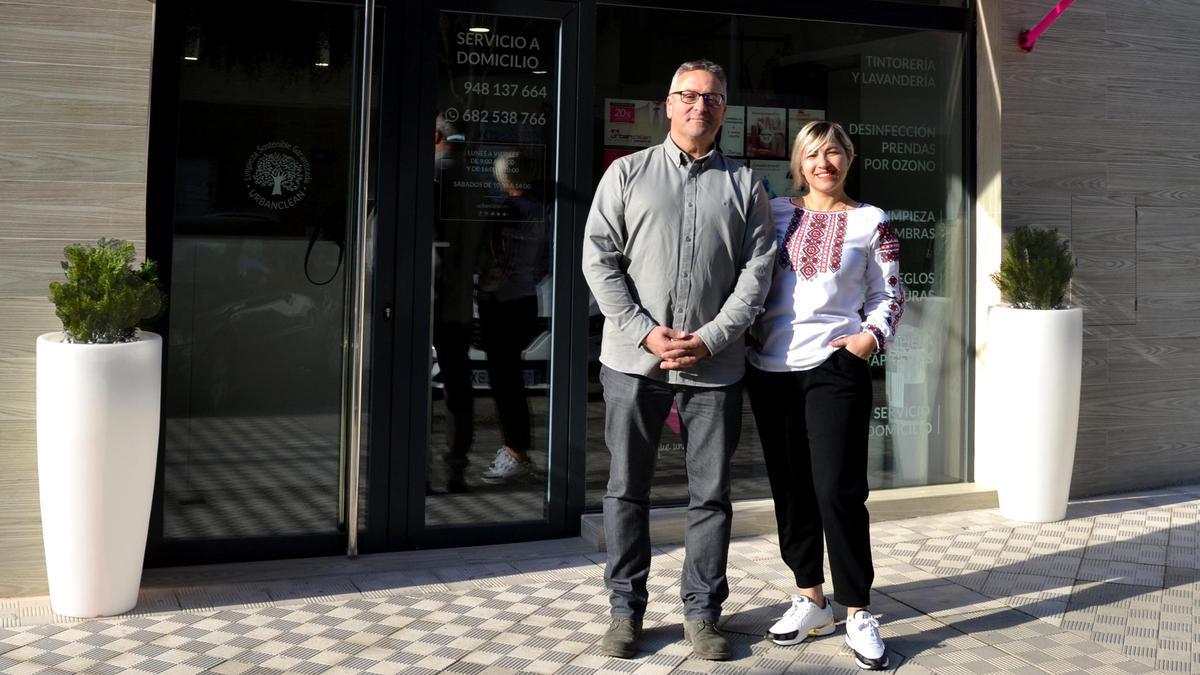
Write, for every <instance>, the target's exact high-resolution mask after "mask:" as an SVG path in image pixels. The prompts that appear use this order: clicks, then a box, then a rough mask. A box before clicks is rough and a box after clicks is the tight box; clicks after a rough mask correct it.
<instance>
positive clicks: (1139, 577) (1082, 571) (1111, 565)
mask: <svg viewBox="0 0 1200 675" xmlns="http://www.w3.org/2000/svg"><path fill="white" fill-rule="evenodd" d="M1163 572H1164V570H1163V566H1162V565H1143V564H1141V563H1132V562H1117V561H1114V560H1092V559H1084V560H1083V563H1082V564H1081V565H1080V567H1079V572H1078V573H1077V575H1076V578H1078V579H1081V580H1084V581H1106V582H1111V583H1120V584H1135V585H1138V586H1154V587H1158V588H1162V585H1163Z"/></svg>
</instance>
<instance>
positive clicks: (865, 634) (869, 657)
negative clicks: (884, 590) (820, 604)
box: [826, 603, 888, 670]
mask: <svg viewBox="0 0 1200 675" xmlns="http://www.w3.org/2000/svg"><path fill="white" fill-rule="evenodd" d="M826 604H828V603H826ZM846 645H847V646H849V647H850V651H852V652H854V662H855V663H857V664H858V667H859V668H862V669H863V670H883V669H884V668H887V667H888V657H887V649H886V648H885V647H884V645H883V638H882V637H880V636H879V620H878V619H876V618H875V617H874V616H873V615H872V614H871V613H870V612H868V611H867V610H865V609H860V610H858V611H857V612H855V613H854V616H850V617H846Z"/></svg>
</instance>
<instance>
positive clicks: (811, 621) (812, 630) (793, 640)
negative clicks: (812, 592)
mask: <svg viewBox="0 0 1200 675" xmlns="http://www.w3.org/2000/svg"><path fill="white" fill-rule="evenodd" d="M836 628H837V626H836V625H835V624H834V620H833V607H831V606H830V604H829V601H828V600H826V601H825V606H824V607H817V605H816V603H814V602H813V601H811V600H809V599H808V598H806V597H804V596H803V595H793V596H792V606H791V607H788V610H787V611H786V612H784V614H783V617H782V618H780V619H779V620H778V621H776V622H775V625H773V626H771V628H770V630H768V631H767V637H768V638H769V639H770V640H771V642H774V643H775V644H777V645H794V644H797V643H799V642H803V641H804V640H805V638H808V637H810V636H814V637H815V636H821V635H829V634H830V633H832V632H833V631H834V630H835V629H836Z"/></svg>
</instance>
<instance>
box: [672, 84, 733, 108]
mask: <svg viewBox="0 0 1200 675" xmlns="http://www.w3.org/2000/svg"><path fill="white" fill-rule="evenodd" d="M669 95H670V96H675V95H678V96H679V100H681V101H683V102H684V103H686V104H688V105H692V104H693V103H695V102H696V101H699V100H700V99H704V105H706V106H709V107H710V108H720V107H721V106H723V105H725V94H701V93H700V92H698V91H690V90H687V89H685V90H683V91H673V92H671V93H670V94H669Z"/></svg>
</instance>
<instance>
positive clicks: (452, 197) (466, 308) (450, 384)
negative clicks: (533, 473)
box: [427, 115, 487, 492]
mask: <svg viewBox="0 0 1200 675" xmlns="http://www.w3.org/2000/svg"><path fill="white" fill-rule="evenodd" d="M465 140H466V137H465V136H464V134H463V130H462V127H461V126H459V124H458V123H457V122H451V121H449V120H447V119H446V118H445V117H443V116H442V115H438V116H437V120H436V125H435V130H434V153H435V154H434V181H435V183H434V209H435V218H436V221H435V227H436V231H435V236H436V238H437V243H436V244H435V249H434V250H435V252H436V256H435V258H434V284H433V344H434V348H435V349H436V350H437V363H438V368H439V370H440V371H441V380H442V400H443V403H444V405H445V409H446V413H445V414H446V446H447V448H446V454H445V455H444V461H445V464H446V470H447V480H446V489H447V490H448V491H449V492H465V491H467V489H468V488H467V483H466V481H465V480H464V477H463V474H464V471H465V470H466V467H467V463H468V461H469V460H468V455H469V453H470V450H471V444H472V442H473V441H474V436H475V421H474V415H475V409H474V406H475V399H474V391H473V390H472V382H471V362H470V357H469V355H468V352H469V350H470V348H471V333H472V324H473V320H474V314H475V309H474V302H475V277H476V275H477V274H478V273H479V269H480V265H481V262H482V259H483V253H484V249H485V246H486V244H487V240H486V234H487V230H486V228H485V227H483V226H482V225H481V224H480V223H478V222H475V221H471V220H467V219H466V218H465V217H464V215H465V214H464V213H463V206H462V199H460V198H459V197H458V192H457V189H456V188H455V182H456V181H462V180H464V179H465V178H466V169H465V164H464V158H463V150H464V147H465ZM428 491H429V490H427V492H428Z"/></svg>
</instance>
